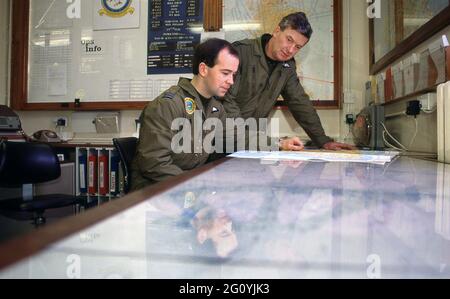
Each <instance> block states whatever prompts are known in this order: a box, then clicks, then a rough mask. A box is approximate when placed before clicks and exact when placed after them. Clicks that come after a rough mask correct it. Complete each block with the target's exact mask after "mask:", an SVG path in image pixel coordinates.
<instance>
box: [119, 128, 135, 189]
mask: <svg viewBox="0 0 450 299" xmlns="http://www.w3.org/2000/svg"><path fill="white" fill-rule="evenodd" d="M137 143H138V139H137V138H136V137H125V138H114V139H113V144H114V147H115V148H116V150H117V151H118V152H119V156H120V161H121V164H122V170H123V173H124V176H123V177H124V192H125V194H127V193H128V192H130V188H131V162H133V159H134V155H135V154H136V147H137Z"/></svg>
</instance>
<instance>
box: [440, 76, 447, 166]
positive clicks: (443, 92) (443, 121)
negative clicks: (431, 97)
mask: <svg viewBox="0 0 450 299" xmlns="http://www.w3.org/2000/svg"><path fill="white" fill-rule="evenodd" d="M437 127H438V128H437V133H438V136H437V137H438V138H437V140H438V159H439V162H443V163H450V81H448V82H447V83H444V84H441V85H439V86H438V90H437Z"/></svg>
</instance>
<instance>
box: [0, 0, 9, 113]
mask: <svg viewBox="0 0 450 299" xmlns="http://www.w3.org/2000/svg"><path fill="white" fill-rule="evenodd" d="M9 3H10V1H9V0H1V1H0V105H5V104H7V102H8V101H7V99H8V90H9V88H8V77H9V75H8V74H9V71H8V70H9V62H8V61H9V60H8V55H9V45H10V43H9V28H10V27H9Z"/></svg>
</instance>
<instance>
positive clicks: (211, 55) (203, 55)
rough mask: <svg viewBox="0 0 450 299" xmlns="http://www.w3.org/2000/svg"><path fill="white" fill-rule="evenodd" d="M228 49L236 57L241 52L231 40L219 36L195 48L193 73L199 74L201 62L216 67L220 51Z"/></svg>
mask: <svg viewBox="0 0 450 299" xmlns="http://www.w3.org/2000/svg"><path fill="white" fill-rule="evenodd" d="M223 49H227V50H228V52H229V53H230V54H231V55H233V56H234V57H236V58H239V53H238V52H237V51H236V49H235V48H234V47H233V45H231V44H230V43H229V42H227V41H226V40H223V39H219V38H211V39H208V40H206V41H205V42H203V43H201V44H199V45H198V46H197V47H196V48H195V53H194V60H193V65H192V73H193V74H194V75H198V73H199V70H198V68H199V65H200V63H202V62H203V63H205V64H206V65H207V66H208V67H214V66H215V65H216V63H217V57H218V56H219V53H220V51H222V50H223Z"/></svg>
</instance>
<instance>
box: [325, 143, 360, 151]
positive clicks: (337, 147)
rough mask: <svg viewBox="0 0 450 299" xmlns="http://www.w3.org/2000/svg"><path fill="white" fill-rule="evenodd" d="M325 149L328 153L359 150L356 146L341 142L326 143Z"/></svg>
mask: <svg viewBox="0 0 450 299" xmlns="http://www.w3.org/2000/svg"><path fill="white" fill-rule="evenodd" d="M323 148H324V149H326V150H328V151H342V150H349V151H354V150H357V149H358V148H357V147H356V146H353V145H350V144H345V143H339V142H328V143H325V144H324V146H323Z"/></svg>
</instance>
